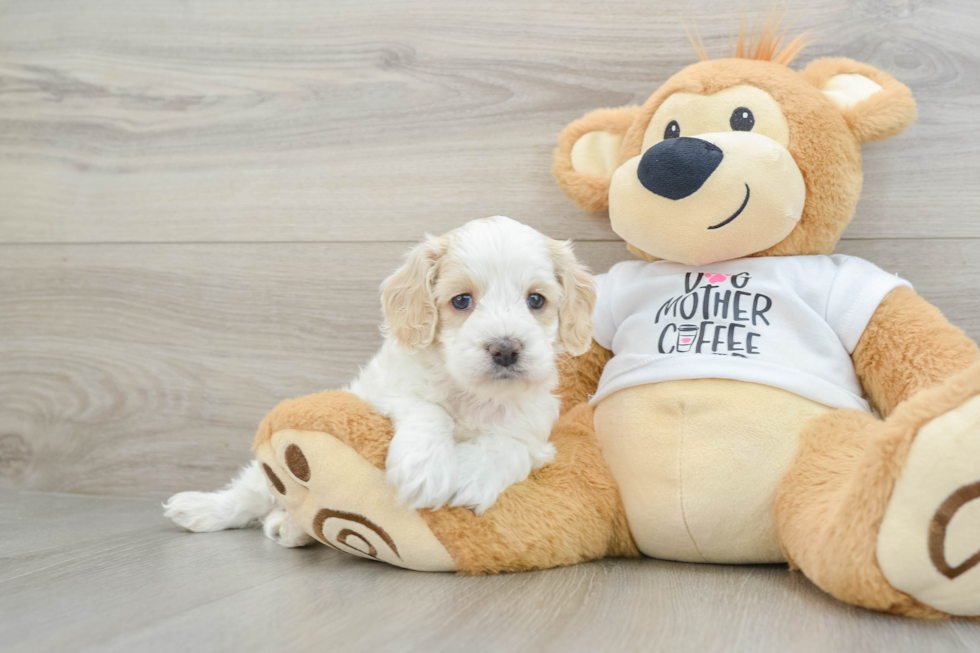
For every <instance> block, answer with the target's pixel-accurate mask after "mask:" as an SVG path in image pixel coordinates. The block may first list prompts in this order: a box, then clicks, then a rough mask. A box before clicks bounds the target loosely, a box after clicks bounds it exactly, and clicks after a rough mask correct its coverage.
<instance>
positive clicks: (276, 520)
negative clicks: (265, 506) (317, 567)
mask: <svg viewBox="0 0 980 653" xmlns="http://www.w3.org/2000/svg"><path fill="white" fill-rule="evenodd" d="M262 532H263V533H265V536H266V537H267V538H269V539H270V540H272V541H273V542H275V543H276V544H278V545H280V546H284V547H286V548H287V549H292V548H296V547H299V546H306V545H307V544H312V543H313V538H312V537H310V536H309V535H307V534H306V531H304V530H303V529H302V528H300V525H299V524H297V523H296V520H295V519H293V518H292V517H290V516H289V513H288V512H286V511H285V510H273V511H272V512H270V513H269V514H268V515H267V516H266V518H265V519H263V520H262Z"/></svg>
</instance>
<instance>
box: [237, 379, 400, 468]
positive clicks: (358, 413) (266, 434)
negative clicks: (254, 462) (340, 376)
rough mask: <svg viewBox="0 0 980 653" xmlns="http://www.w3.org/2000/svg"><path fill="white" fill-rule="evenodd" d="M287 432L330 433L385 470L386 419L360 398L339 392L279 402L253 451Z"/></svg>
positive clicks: (261, 426) (388, 435)
mask: <svg viewBox="0 0 980 653" xmlns="http://www.w3.org/2000/svg"><path fill="white" fill-rule="evenodd" d="M286 429H295V430H297V431H320V432H323V433H330V434H332V435H334V436H335V437H336V438H338V439H339V440H340V441H341V442H343V443H344V444H346V445H347V446H349V447H351V448H352V449H354V450H355V451H357V453H359V454H361V455H362V456H364V458H366V459H367V461H368V462H369V463H371V464H372V465H374V466H375V467H377V468H378V469H384V466H385V457H386V456H387V455H388V443H389V442H390V441H391V436H392V429H391V422H390V421H388V419H387V418H385V417H382V416H381V415H378V414H377V413H376V412H374V409H373V408H372V407H371V405H370V404H368V403H367V402H366V401H364V400H363V399H361V398H360V397H358V396H356V395H352V394H350V393H349V392H341V391H339V390H328V391H326V392H318V393H317V394H314V395H307V396H305V397H300V398H299V399H286V400H285V401H282V402H280V403H279V405H278V406H276V407H275V408H274V409H273V410H272V412H271V413H269V414H268V415H266V416H265V419H263V420H262V423H261V424H259V430H258V432H256V434H255V442H254V443H253V444H252V451H255V450H256V449H258V448H259V447H260V446H262V445H263V444H265V443H266V442H268V441H269V440H270V439H272V436H273V434H274V433H276V432H278V431H285V430H286Z"/></svg>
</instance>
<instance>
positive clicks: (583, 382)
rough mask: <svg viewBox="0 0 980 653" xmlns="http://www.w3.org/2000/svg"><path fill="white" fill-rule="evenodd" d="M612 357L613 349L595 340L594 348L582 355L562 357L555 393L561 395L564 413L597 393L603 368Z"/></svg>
mask: <svg viewBox="0 0 980 653" xmlns="http://www.w3.org/2000/svg"><path fill="white" fill-rule="evenodd" d="M612 357H613V353H612V352H611V351H609V350H608V349H606V348H604V347H603V346H602V345H600V344H599V343H597V342H596V341H594V340H593V341H592V348H591V349H589V351H587V352H585V353H584V354H582V355H581V356H576V357H574V358H572V357H571V356H569V357H568V358H564V359H561V361H560V362H559V366H558V370H559V372H561V382H560V383H559V385H558V390H556V391H555V394H557V395H559V396H560V397H561V413H562V415H564V414H565V413H567V412H568V411H569V410H571V409H572V408H575V407H576V406H578V405H579V404H582V403H585V402H586V401H588V400H589V396H590V395H594V394H595V391H596V388H598V387H599V377H600V376H602V368H604V367H605V366H606V363H608V362H609V359H610V358H612Z"/></svg>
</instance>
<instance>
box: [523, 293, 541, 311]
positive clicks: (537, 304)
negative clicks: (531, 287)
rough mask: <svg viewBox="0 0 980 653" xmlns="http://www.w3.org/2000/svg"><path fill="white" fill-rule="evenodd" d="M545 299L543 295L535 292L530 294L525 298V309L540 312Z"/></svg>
mask: <svg viewBox="0 0 980 653" xmlns="http://www.w3.org/2000/svg"><path fill="white" fill-rule="evenodd" d="M544 302H545V298H544V295H541V294H538V293H536V292H533V293H531V294H530V295H528V296H527V307H528V308H530V309H531V310H532V311H537V310H541V309H542V308H544Z"/></svg>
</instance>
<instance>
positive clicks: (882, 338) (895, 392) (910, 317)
mask: <svg viewBox="0 0 980 653" xmlns="http://www.w3.org/2000/svg"><path fill="white" fill-rule="evenodd" d="M852 359H853V361H854V369H855V371H856V372H857V375H858V378H859V379H860V380H861V384H862V385H863V386H864V391H865V392H866V393H867V395H868V398H869V399H870V400H871V403H872V405H874V406H875V408H877V409H878V412H880V413H881V415H882V416H883V417H886V416H887V415H888V414H889V413H891V411H892V410H894V408H895V406H897V405H898V404H899V403H901V402H902V401H904V400H906V399H908V398H909V397H911V396H912V395H914V394H916V393H917V392H919V391H920V390H923V389H925V388H928V387H930V386H934V385H937V384H939V383H941V382H942V381H944V380H946V379H947V378H949V377H950V376H952V375H953V374H955V373H957V372H960V371H962V370H964V369H966V368H967V367H969V366H970V365H971V364H972V363H975V362H977V361H978V360H980V349H978V348H977V345H976V343H974V342H973V341H972V340H970V339H969V338H968V337H967V336H966V334H965V333H963V330H962V329H960V328H958V327H955V326H953V325H952V324H950V323H949V322H948V321H947V320H946V318H945V317H944V316H943V314H942V313H941V312H940V311H939V309H938V308H936V307H935V306H933V305H932V304H930V303H929V302H927V301H926V300H924V299H922V298H921V297H919V296H918V295H917V294H916V293H915V291H914V290H912V289H911V288H908V287H905V286H903V287H900V288H896V289H895V290H893V291H891V292H890V293H889V294H888V296H886V297H885V299H884V300H883V301H882V302H881V305H879V306H878V310H876V311H875V314H874V315H873V316H872V317H871V321H870V322H869V323H868V327H867V329H865V331H864V335H862V336H861V340H860V341H858V345H857V347H856V348H855V349H854V353H853V354H852Z"/></svg>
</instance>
